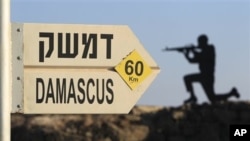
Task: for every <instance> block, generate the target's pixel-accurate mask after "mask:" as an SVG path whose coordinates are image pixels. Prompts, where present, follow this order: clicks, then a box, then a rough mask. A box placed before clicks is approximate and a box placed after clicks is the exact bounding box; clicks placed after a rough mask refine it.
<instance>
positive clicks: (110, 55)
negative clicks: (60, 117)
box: [12, 23, 160, 114]
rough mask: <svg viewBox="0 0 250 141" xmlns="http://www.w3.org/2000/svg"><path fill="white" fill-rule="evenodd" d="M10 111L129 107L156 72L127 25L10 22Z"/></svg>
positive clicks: (107, 110) (95, 110) (124, 109)
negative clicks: (11, 66)
mask: <svg viewBox="0 0 250 141" xmlns="http://www.w3.org/2000/svg"><path fill="white" fill-rule="evenodd" d="M12 47H13V53H12V54H13V55H12V60H13V63H12V64H13V78H12V79H13V80H12V81H13V100H12V112H21V113H27V114H43V113H45V114H53V113H54V114H72V113H78V114H79V113H99V114H101V113H128V112H129V111H130V110H131V109H132V108H133V106H134V105H135V104H136V102H137V101H138V100H139V98H140V97H141V96H142V94H143V93H144V92H145V91H146V89H147V88H148V87H149V85H150V84H151V83H152V82H153V80H154V78H155V77H156V76H157V74H158V73H159V72H160V69H159V67H158V66H157V64H156V63H155V61H154V60H153V59H152V57H151V56H150V55H149V54H148V53H147V52H146V50H145V49H144V48H143V46H142V45H141V43H140V42H139V40H138V39H137V37H136V36H135V35H134V34H133V32H132V31H131V30H130V28H129V27H128V26H125V25H114V26H113V25H75V24H33V23H23V24H12Z"/></svg>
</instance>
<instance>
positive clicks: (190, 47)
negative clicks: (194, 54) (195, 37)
mask: <svg viewBox="0 0 250 141" xmlns="http://www.w3.org/2000/svg"><path fill="white" fill-rule="evenodd" d="M196 49H199V48H198V47H196V46H194V45H189V46H184V47H173V48H169V47H166V48H164V49H163V50H162V51H178V52H184V51H190V50H192V51H193V50H196Z"/></svg>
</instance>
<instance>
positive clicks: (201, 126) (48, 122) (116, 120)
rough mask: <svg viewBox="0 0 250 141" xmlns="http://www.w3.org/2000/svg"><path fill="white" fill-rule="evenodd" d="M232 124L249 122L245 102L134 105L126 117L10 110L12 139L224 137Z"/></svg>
mask: <svg viewBox="0 0 250 141" xmlns="http://www.w3.org/2000/svg"><path fill="white" fill-rule="evenodd" d="M235 123H248V124H249V123H250V103H249V102H226V103H219V104H214V105H210V104H202V105H183V106H180V107H155V106H135V107H134V108H133V109H132V110H131V112H130V113H129V114H127V115H121V114H119V115H113V114H109V115H98V114H96V115H88V114H85V115H23V114H12V116H11V126H12V129H11V140H12V141H20V140H22V141H24V140H25V141H69V140H71V141H128V140H129V141H151V140H157V141H211V140H213V141H228V140H229V139H228V137H229V135H228V133H229V125H230V124H235Z"/></svg>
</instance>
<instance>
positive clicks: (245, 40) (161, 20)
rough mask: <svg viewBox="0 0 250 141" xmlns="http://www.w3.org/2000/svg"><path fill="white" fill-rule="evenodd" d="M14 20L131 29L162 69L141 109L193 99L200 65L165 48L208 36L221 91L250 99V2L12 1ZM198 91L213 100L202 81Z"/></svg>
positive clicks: (209, 0)
mask: <svg viewBox="0 0 250 141" xmlns="http://www.w3.org/2000/svg"><path fill="white" fill-rule="evenodd" d="M11 21H12V22H19V23H26V22H28V23H70V24H105V25H107V24H108V25H128V26H129V27H130V28H131V29H132V30H133V32H134V34H135V35H136V36H137V38H138V39H139V40H140V42H141V43H142V45H143V46H144V48H145V49H146V50H147V51H148V53H149V54H150V55H151V56H152V57H153V58H154V60H155V61H156V63H157V64H158V66H159V67H160V68H161V72H160V74H159V75H158V77H157V78H156V79H155V80H154V82H153V83H152V84H151V86H150V87H149V88H148V90H147V91H146V92H145V93H144V94H143V96H142V97H141V99H140V100H139V101H138V103H137V104H139V105H165V106H178V105H181V104H182V102H183V100H185V99H186V98H188V97H189V94H188V93H187V92H186V89H185V86H184V83H183V76H184V75H186V74H189V73H195V72H198V67H197V65H196V64H189V63H188V62H187V60H185V58H184V56H183V55H182V54H180V53H178V52H162V49H163V48H165V46H169V47H177V46H183V45H187V44H191V43H192V44H195V45H196V44H197V43H196V40H197V37H198V36H199V35H200V34H202V33H205V34H207V35H208V37H209V42H210V43H211V44H213V45H214V46H215V48H216V55H217V56H216V72H215V76H216V80H215V91H216V92H217V93H224V92H228V91H230V90H231V88H232V87H236V88H237V89H238V91H239V93H240V94H241V98H240V100H250V62H249V59H250V58H249V56H250V51H249V49H250V1H248V0H230V1H228V0H216V1H215V0H214V1H213V0H203V1H198V0H190V1H187V0H179V1H173V0H172V1H170V0H166V1H163V0H147V1H145V0H144V1H143V0H138V1H130V0H129V1H125V0H119V1H117V0H116V1H115V0H106V1H103V0H94V1H93V0H12V2H11ZM194 88H195V92H196V95H197V97H198V100H199V103H203V102H206V101H208V100H207V98H206V95H205V93H204V92H203V90H202V88H201V86H200V85H199V84H198V83H197V84H194ZM230 100H236V99H234V98H232V99H230Z"/></svg>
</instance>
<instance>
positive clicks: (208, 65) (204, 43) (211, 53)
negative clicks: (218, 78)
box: [166, 34, 240, 104]
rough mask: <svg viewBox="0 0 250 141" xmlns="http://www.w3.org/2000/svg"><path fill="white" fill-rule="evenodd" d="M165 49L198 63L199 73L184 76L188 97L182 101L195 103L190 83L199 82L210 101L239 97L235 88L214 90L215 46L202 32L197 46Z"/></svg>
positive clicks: (195, 99) (190, 61)
mask: <svg viewBox="0 0 250 141" xmlns="http://www.w3.org/2000/svg"><path fill="white" fill-rule="evenodd" d="M166 50H177V51H179V52H182V53H183V54H184V56H185V58H186V59H187V60H188V61H189V63H197V64H198V65H199V70H200V72H199V73H193V74H188V75H186V76H184V82H185V86H186V89H187V91H188V92H189V93H190V98H188V99H187V100H185V101H184V103H185V104H187V103H196V102H197V98H196V96H195V93H194V89H193V86H192V83H194V82H199V83H200V84H201V86H202V87H203V89H204V91H205V93H206V95H207V97H208V99H209V100H210V102H212V103H215V102H218V101H226V100H227V99H228V98H229V97H232V96H234V97H236V98H239V97H240V94H239V93H238V91H237V89H236V88H232V89H231V91H230V92H228V93H224V94H216V93H215V91H214V81H215V77H214V72H215V58H216V55H215V48H214V46H213V45H211V44H208V37H207V36H206V35H205V34H203V35H200V36H199V37H198V46H197V47H195V46H193V45H192V46H190V47H183V48H172V49H169V48H166Z"/></svg>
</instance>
